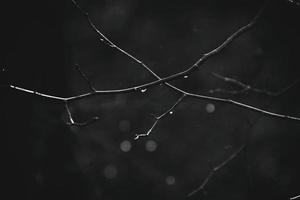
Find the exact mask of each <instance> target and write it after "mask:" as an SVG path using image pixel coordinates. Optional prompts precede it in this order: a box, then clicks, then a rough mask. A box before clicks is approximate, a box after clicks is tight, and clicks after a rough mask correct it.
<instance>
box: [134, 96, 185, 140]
mask: <svg viewBox="0 0 300 200" xmlns="http://www.w3.org/2000/svg"><path fill="white" fill-rule="evenodd" d="M184 97H186V94H183V95H181V97H180V98H179V99H177V101H176V102H175V103H174V104H173V105H172V106H171V107H170V108H168V109H167V110H166V111H165V112H163V113H162V114H160V115H159V116H155V115H152V116H153V117H154V122H153V124H152V126H151V127H150V129H149V130H148V131H147V132H146V133H141V134H136V135H135V138H134V139H135V140H137V139H139V138H140V137H145V136H148V135H150V133H151V132H152V130H153V129H154V128H155V126H156V124H157V123H158V122H159V121H160V120H162V119H163V118H165V117H166V116H167V115H169V114H170V115H172V114H173V112H174V109H175V108H176V107H177V106H178V105H179V104H180V103H181V102H182V101H183V99H184Z"/></svg>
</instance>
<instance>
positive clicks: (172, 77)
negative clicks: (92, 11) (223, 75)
mask: <svg viewBox="0 0 300 200" xmlns="http://www.w3.org/2000/svg"><path fill="white" fill-rule="evenodd" d="M72 2H73V4H74V5H75V6H76V7H77V8H78V9H79V10H80V11H81V13H82V14H84V15H85V16H86V18H87V19H88V21H89V24H90V26H91V27H92V28H93V30H94V31H95V32H96V33H97V34H98V35H99V36H100V41H102V42H104V43H105V44H108V45H109V46H110V47H112V48H115V49H117V50H118V51H119V52H121V53H123V54H125V55H126V56H128V57H129V58H131V59H133V60H134V61H135V62H136V63H139V64H140V65H142V67H143V68H145V69H146V70H147V71H148V72H149V73H151V74H152V75H153V76H155V77H156V78H157V79H158V80H156V81H152V82H149V83H146V84H143V85H141V88H148V87H152V86H155V85H159V84H161V83H166V82H168V81H172V80H175V79H179V78H184V77H187V76H188V75H190V74H192V73H193V72H195V71H196V70H198V69H199V66H200V65H202V64H204V62H205V61H207V60H208V59H209V58H210V57H213V56H215V55H217V54H218V53H220V52H221V51H222V50H223V49H224V48H225V47H227V46H228V45H229V44H231V43H232V42H233V41H234V40H235V39H236V38H238V37H239V36H240V35H242V34H243V33H245V32H246V31H248V30H249V29H251V28H252V27H253V26H254V25H255V24H256V23H257V20H258V19H259V17H260V16H261V15H262V13H263V11H264V9H265V7H266V5H267V3H268V2H269V0H266V1H265V3H264V5H263V6H262V7H261V8H260V10H259V11H258V13H257V14H256V15H255V16H254V18H253V19H252V20H251V21H250V22H249V23H248V24H246V25H245V26H242V27H241V28H239V29H238V30H237V31H235V32H234V33H233V34H231V35H230V36H229V37H228V38H227V39H226V40H225V41H224V42H223V43H222V44H221V45H219V46H218V47H216V48H215V49H213V50H211V51H209V52H208V53H205V54H203V55H202V56H201V57H200V58H199V59H198V60H197V61H196V62H195V63H194V64H193V65H192V66H191V67H189V68H188V69H187V70H184V71H181V72H178V73H175V74H173V75H170V76H167V77H165V78H160V77H159V76H158V75H157V74H155V73H154V72H153V71H152V70H151V69H150V68H149V67H148V66H147V65H146V64H144V63H143V62H142V61H141V60H139V59H137V58H136V57H134V56H132V55H131V54H129V53H128V52H127V51H125V50H123V49H121V48H120V47H118V46H117V45H115V44H114V43H113V42H112V41H111V40H109V39H108V38H107V37H106V36H105V35H104V34H103V33H102V32H100V30H99V29H97V27H96V25H95V24H94V23H93V21H92V20H91V18H90V16H89V14H88V12H86V11H84V10H83V9H82V8H81V7H80V6H79V4H78V3H77V2H76V1H75V0H72ZM169 86H171V85H169ZM137 87H139V86H137ZM171 87H172V88H173V89H175V88H174V86H171ZM138 89H140V88H138Z"/></svg>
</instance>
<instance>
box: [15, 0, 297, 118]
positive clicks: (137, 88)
mask: <svg viewBox="0 0 300 200" xmlns="http://www.w3.org/2000/svg"><path fill="white" fill-rule="evenodd" d="M72 2H73V3H74V4H75V5H76V6H77V8H79V9H80V11H81V12H82V13H83V14H84V15H85V16H87V17H88V20H89V22H90V24H91V26H92V27H93V28H94V29H95V30H96V32H97V33H98V34H99V35H100V36H102V37H103V38H102V40H105V41H106V42H108V43H110V46H111V47H113V48H116V49H117V50H119V51H120V52H125V53H124V54H125V55H128V57H130V58H132V59H133V60H135V61H136V62H137V63H140V64H142V65H143V66H144V68H145V69H146V70H147V71H148V72H149V73H151V74H152V75H153V76H154V77H156V78H157V79H158V80H157V81H153V82H149V83H145V84H142V85H138V86H134V87H129V88H124V89H116V90H96V91H93V92H89V93H85V94H81V95H77V96H72V97H58V96H53V95H49V94H43V93H40V92H36V91H33V90H28V89H25V88H22V87H17V86H14V85H10V88H13V89H16V90H19V91H22V92H26V93H30V94H34V95H37V96H40V97H44V98H48V99H52V100H58V101H63V102H65V101H68V102H72V101H76V100H80V99H82V98H87V97H92V96H94V95H112V94H120V93H130V92H137V91H140V90H144V89H148V88H149V87H153V86H156V85H158V84H161V83H165V84H166V85H167V86H168V87H170V88H172V89H174V90H175V91H177V92H179V93H181V94H184V95H186V96H188V97H193V98H197V99H200V100H210V101H217V102H223V103H229V104H233V105H236V106H239V107H242V108H245V109H249V110H252V111H256V112H260V113H263V114H265V115H269V116H273V117H278V118H284V119H291V120H297V121H300V118H298V117H293V116H288V115H283V114H278V113H273V112H270V111H267V110H263V109H260V108H257V107H254V106H251V105H247V104H244V103H241V102H238V101H234V100H231V99H223V98H217V97H212V96H206V95H200V94H193V93H189V92H187V91H184V90H181V89H179V88H177V87H175V86H173V85H171V84H169V83H167V81H171V80H175V79H178V78H181V77H186V76H187V75H189V74H191V73H192V72H194V71H195V70H196V69H198V67H199V66H200V65H201V64H203V63H204V62H205V61H206V60H207V59H208V58H210V57H212V56H214V55H216V54H218V53H219V52H221V50H223V49H224V48H225V47H226V46H228V45H229V44H230V43H231V42H232V41H233V40H234V39H236V38H237V37H238V36H240V35H241V34H242V33H244V32H246V31H247V30H249V29H250V28H251V27H253V26H254V24H255V23H256V22H257V19H258V18H259V17H260V16H261V14H262V12H263V10H264V8H265V7H266V4H267V2H268V1H266V2H265V4H264V6H262V8H261V9H260V10H259V12H258V13H257V14H256V16H255V17H254V18H253V19H252V20H251V21H250V22H249V23H248V24H247V25H245V26H243V27H241V28H240V29H238V30H237V31H236V32H234V33H233V34H232V35H231V36H229V37H228V38H227V39H226V40H225V41H224V42H223V43H222V44H221V45H220V46H218V47H217V48H215V49H214V50H212V51H210V52H209V53H206V54H204V55H203V56H202V57H201V58H200V59H199V60H197V61H196V63H195V64H194V65H193V66H192V67H190V68H189V69H187V70H185V71H182V72H179V73H177V74H174V75H171V76H168V77H166V78H160V77H159V76H158V75H157V74H155V72H153V71H152V70H151V69H150V68H149V67H147V66H146V65H145V64H143V62H141V61H140V60H138V59H137V58H135V57H133V56H132V55H131V54H129V53H127V52H126V51H124V50H123V49H121V48H119V47H117V46H116V45H115V44H114V43H112V42H111V41H110V40H109V39H108V38H107V37H105V36H104V35H103V34H102V33H101V32H100V31H99V30H98V29H97V28H96V26H95V25H94V24H93V22H92V21H91V19H90V17H89V15H88V13H86V12H85V11H83V10H82V9H81V8H80V7H79V6H78V4H77V2H76V1H75V0H72ZM102 40H101V41H102Z"/></svg>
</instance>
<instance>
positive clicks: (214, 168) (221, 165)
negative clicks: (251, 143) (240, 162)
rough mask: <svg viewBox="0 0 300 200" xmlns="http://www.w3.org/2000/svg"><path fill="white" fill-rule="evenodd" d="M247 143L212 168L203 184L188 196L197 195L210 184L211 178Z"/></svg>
mask: <svg viewBox="0 0 300 200" xmlns="http://www.w3.org/2000/svg"><path fill="white" fill-rule="evenodd" d="M245 146H246V145H245V144H244V145H242V146H241V147H240V148H238V150H237V151H235V152H234V153H233V154H231V155H230V156H229V157H228V158H227V159H226V160H224V161H223V162H222V163H220V164H219V165H217V166H216V167H213V168H212V169H211V171H210V172H209V173H208V175H207V176H206V178H205V179H204V180H203V182H202V183H201V185H200V186H199V187H197V188H196V189H195V190H193V191H192V192H190V193H189V194H188V195H187V196H188V197H191V196H193V195H195V194H196V193H198V192H200V191H204V190H205V187H206V185H207V184H208V182H209V181H210V179H211V178H212V177H213V176H214V175H215V174H216V173H217V172H218V171H219V170H220V169H222V168H223V167H224V166H225V165H227V164H228V163H229V162H230V161H232V160H233V159H234V158H235V157H237V155H238V154H239V153H240V152H241V151H242V150H243V149H244V148H245Z"/></svg>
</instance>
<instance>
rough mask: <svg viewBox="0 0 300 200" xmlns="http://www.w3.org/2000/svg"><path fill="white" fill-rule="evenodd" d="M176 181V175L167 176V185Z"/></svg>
mask: <svg viewBox="0 0 300 200" xmlns="http://www.w3.org/2000/svg"><path fill="white" fill-rule="evenodd" d="M175 182H176V180H175V177H174V176H167V178H166V184H167V185H174V184H175Z"/></svg>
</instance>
